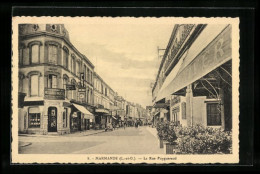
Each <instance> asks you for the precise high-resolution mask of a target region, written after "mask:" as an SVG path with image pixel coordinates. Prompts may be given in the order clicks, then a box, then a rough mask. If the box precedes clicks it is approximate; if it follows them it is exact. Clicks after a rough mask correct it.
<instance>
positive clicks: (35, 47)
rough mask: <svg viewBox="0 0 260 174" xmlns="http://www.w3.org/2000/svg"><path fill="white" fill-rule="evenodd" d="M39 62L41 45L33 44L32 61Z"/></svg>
mask: <svg viewBox="0 0 260 174" xmlns="http://www.w3.org/2000/svg"><path fill="white" fill-rule="evenodd" d="M38 62H39V45H33V46H32V63H38Z"/></svg>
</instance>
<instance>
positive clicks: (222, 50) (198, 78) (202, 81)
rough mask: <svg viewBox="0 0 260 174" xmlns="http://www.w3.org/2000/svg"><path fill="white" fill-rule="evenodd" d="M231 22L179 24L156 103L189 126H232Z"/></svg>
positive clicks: (159, 80)
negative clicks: (229, 23)
mask: <svg viewBox="0 0 260 174" xmlns="http://www.w3.org/2000/svg"><path fill="white" fill-rule="evenodd" d="M231 31H232V27H231V25H228V24H226V25H224V24H223V25H205V24H196V25H195V24H185V25H175V27H174V29H173V32H172V35H171V37H170V40H169V43H168V45H167V48H166V50H165V53H164V56H163V59H162V61H161V64H160V68H159V70H158V75H157V78H156V82H155V84H154V86H153V89H152V93H153V104H154V105H153V106H154V107H155V108H165V109H167V105H166V103H167V102H166V101H167V98H168V99H169V98H170V107H169V109H168V111H169V113H170V121H174V122H176V123H177V124H181V125H183V126H193V125H196V124H201V125H203V126H210V127H221V128H222V129H224V130H231V129H232V100H231V99H232V54H231V53H232V51H231V43H232V42H231V41H232V39H231Z"/></svg>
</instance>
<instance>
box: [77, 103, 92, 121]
mask: <svg viewBox="0 0 260 174" xmlns="http://www.w3.org/2000/svg"><path fill="white" fill-rule="evenodd" d="M73 106H75V107H76V108H77V109H78V110H79V111H80V112H82V113H83V114H84V118H86V119H94V115H93V114H92V113H90V112H89V111H88V110H87V109H86V108H85V107H84V106H81V105H78V104H75V103H73Z"/></svg>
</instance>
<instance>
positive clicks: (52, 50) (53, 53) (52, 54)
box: [48, 45, 58, 64]
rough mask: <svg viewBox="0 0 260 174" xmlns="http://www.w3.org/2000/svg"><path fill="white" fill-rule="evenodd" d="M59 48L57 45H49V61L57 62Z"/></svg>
mask: <svg viewBox="0 0 260 174" xmlns="http://www.w3.org/2000/svg"><path fill="white" fill-rule="evenodd" d="M57 57H58V49H57V46H56V45H49V47H48V58H49V63H53V64H57Z"/></svg>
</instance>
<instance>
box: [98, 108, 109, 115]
mask: <svg viewBox="0 0 260 174" xmlns="http://www.w3.org/2000/svg"><path fill="white" fill-rule="evenodd" d="M96 112H99V113H104V114H109V111H108V110H106V109H96Z"/></svg>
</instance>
